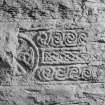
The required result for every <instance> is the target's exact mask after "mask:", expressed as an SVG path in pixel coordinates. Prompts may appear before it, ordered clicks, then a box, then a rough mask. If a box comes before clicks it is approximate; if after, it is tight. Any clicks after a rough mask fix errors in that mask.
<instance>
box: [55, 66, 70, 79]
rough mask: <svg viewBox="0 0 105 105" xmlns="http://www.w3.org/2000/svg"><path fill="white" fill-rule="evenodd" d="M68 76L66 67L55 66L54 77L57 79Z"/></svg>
mask: <svg viewBox="0 0 105 105" xmlns="http://www.w3.org/2000/svg"><path fill="white" fill-rule="evenodd" d="M67 77H68V70H67V68H62V67H61V68H56V71H55V79H56V80H58V81H63V80H66V79H67Z"/></svg>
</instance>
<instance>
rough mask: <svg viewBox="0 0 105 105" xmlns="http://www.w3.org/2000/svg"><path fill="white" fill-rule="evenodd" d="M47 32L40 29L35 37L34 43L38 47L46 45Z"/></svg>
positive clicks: (47, 39) (47, 41)
mask: <svg viewBox="0 0 105 105" xmlns="http://www.w3.org/2000/svg"><path fill="white" fill-rule="evenodd" d="M49 36H50V35H49V33H48V32H45V31H40V32H38V33H37V35H36V37H35V43H36V45H37V46H38V47H47V46H48V44H49Z"/></svg>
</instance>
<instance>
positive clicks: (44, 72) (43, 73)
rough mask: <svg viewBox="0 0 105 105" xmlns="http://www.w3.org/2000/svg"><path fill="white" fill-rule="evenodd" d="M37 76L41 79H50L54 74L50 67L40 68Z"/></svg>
mask: <svg viewBox="0 0 105 105" xmlns="http://www.w3.org/2000/svg"><path fill="white" fill-rule="evenodd" d="M37 76H38V77H39V79H40V80H41V81H52V80H53V76H54V70H53V69H52V68H50V67H48V68H47V67H46V68H40V69H39V71H38V74H37Z"/></svg>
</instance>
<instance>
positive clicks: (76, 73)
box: [68, 67, 80, 80]
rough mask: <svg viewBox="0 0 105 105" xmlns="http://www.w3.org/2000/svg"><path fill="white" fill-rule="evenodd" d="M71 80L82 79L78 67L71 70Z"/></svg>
mask: <svg viewBox="0 0 105 105" xmlns="http://www.w3.org/2000/svg"><path fill="white" fill-rule="evenodd" d="M68 74H69V79H72V80H78V79H79V78H80V72H79V68H78V67H70V68H69V73H68Z"/></svg>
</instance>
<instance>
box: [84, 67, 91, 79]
mask: <svg viewBox="0 0 105 105" xmlns="http://www.w3.org/2000/svg"><path fill="white" fill-rule="evenodd" d="M82 79H83V80H90V79H92V70H91V68H89V67H84V68H82Z"/></svg>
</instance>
